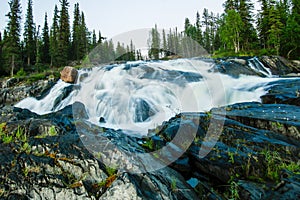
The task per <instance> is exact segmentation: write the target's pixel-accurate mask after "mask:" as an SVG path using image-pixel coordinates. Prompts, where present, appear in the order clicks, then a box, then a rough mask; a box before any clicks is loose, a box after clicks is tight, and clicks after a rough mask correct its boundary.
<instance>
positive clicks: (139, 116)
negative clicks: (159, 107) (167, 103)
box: [134, 98, 156, 122]
mask: <svg viewBox="0 0 300 200" xmlns="http://www.w3.org/2000/svg"><path fill="white" fill-rule="evenodd" d="M134 104H135V106H134V107H135V116H134V121H135V122H144V121H146V120H148V119H149V118H150V117H152V116H153V115H155V113H156V111H155V110H154V109H153V108H152V107H151V106H150V105H149V103H148V102H147V101H145V100H143V99H140V98H138V99H135V100H134Z"/></svg>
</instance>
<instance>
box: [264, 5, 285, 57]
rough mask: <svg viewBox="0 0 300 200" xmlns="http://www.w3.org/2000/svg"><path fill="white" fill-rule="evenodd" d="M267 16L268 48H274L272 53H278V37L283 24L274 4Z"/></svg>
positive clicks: (279, 37)
mask: <svg viewBox="0 0 300 200" xmlns="http://www.w3.org/2000/svg"><path fill="white" fill-rule="evenodd" d="M269 16H270V19H269V26H270V29H269V30H268V35H269V37H268V41H267V44H268V45H269V48H270V49H275V52H272V53H276V54H277V55H279V50H280V39H281V35H282V30H283V27H284V25H283V24H282V23H281V19H280V13H279V12H278V9H277V8H276V6H275V5H272V6H271V8H270V12H269Z"/></svg>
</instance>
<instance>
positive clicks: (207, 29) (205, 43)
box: [202, 8, 211, 53]
mask: <svg viewBox="0 0 300 200" xmlns="http://www.w3.org/2000/svg"><path fill="white" fill-rule="evenodd" d="M202 18H203V20H202V24H203V26H204V32H203V47H204V48H205V49H206V50H207V51H208V52H209V53H211V51H210V50H211V42H210V41H211V38H210V33H211V32H210V15H209V12H208V9H206V8H204V10H203V15H202Z"/></svg>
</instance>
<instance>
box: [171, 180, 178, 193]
mask: <svg viewBox="0 0 300 200" xmlns="http://www.w3.org/2000/svg"><path fill="white" fill-rule="evenodd" d="M171 190H172V192H176V191H177V182H176V178H175V177H172V179H171Z"/></svg>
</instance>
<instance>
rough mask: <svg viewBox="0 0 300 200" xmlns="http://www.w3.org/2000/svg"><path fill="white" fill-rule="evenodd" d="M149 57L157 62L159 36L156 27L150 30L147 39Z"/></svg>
mask: <svg viewBox="0 0 300 200" xmlns="http://www.w3.org/2000/svg"><path fill="white" fill-rule="evenodd" d="M149 47H150V50H149V53H148V54H149V57H150V58H153V59H156V60H158V59H159V53H160V34H159V32H158V30H157V25H156V24H155V27H154V28H152V30H151V33H150V39H149Z"/></svg>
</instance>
